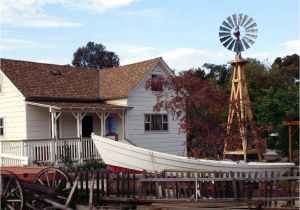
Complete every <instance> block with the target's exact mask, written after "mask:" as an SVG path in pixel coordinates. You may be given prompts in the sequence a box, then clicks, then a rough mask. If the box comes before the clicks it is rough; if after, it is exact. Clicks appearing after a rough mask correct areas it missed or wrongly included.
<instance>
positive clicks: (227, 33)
mask: <svg viewBox="0 0 300 210" xmlns="http://www.w3.org/2000/svg"><path fill="white" fill-rule="evenodd" d="M228 35H230V33H229V32H220V33H219V37H222V36H228Z"/></svg>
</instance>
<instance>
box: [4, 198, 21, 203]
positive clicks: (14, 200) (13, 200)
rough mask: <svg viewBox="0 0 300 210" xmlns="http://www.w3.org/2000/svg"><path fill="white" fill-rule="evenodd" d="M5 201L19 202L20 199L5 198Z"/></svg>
mask: <svg viewBox="0 0 300 210" xmlns="http://www.w3.org/2000/svg"><path fill="white" fill-rule="evenodd" d="M6 202H19V203H21V202H22V200H20V199H7V200H6Z"/></svg>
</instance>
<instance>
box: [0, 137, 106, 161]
mask: <svg viewBox="0 0 300 210" xmlns="http://www.w3.org/2000/svg"><path fill="white" fill-rule="evenodd" d="M0 143H1V147H0V148H1V150H2V153H1V151H0V154H5V155H13V156H18V157H24V156H25V157H27V158H28V164H29V165H32V164H33V163H36V162H37V163H45V164H47V163H48V164H53V163H58V162H63V161H65V160H71V161H77V162H81V161H83V160H87V159H91V158H94V159H101V158H100V155H99V153H98V151H97V149H96V148H95V145H94V143H93V141H92V139H91V138H83V139H81V140H80V139H79V138H69V139H58V140H57V141H56V140H55V139H37V140H18V141H13V140H12V141H8V140H5V141H0ZM6 159H7V158H6ZM6 159H5V158H4V157H3V158H2V157H1V161H2V162H1V165H3V166H4V165H8V164H9V165H20V164H21V162H20V161H22V160H18V161H19V162H18V163H17V162H16V161H17V159H15V160H13V159H10V160H9V161H8V160H6ZM22 163H24V161H23V162H22Z"/></svg>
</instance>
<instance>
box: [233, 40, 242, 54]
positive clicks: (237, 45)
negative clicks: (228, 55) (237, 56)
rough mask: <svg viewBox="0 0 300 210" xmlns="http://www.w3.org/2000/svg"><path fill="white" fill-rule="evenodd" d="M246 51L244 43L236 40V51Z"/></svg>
mask: <svg viewBox="0 0 300 210" xmlns="http://www.w3.org/2000/svg"><path fill="white" fill-rule="evenodd" d="M241 51H244V48H243V45H242V42H241V40H239V39H238V40H236V42H235V45H234V52H241Z"/></svg>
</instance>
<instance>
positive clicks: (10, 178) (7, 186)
mask: <svg viewBox="0 0 300 210" xmlns="http://www.w3.org/2000/svg"><path fill="white" fill-rule="evenodd" d="M11 180H12V177H9V180H8V182H7V185H6V187H5V190H4V193H3V194H4V195H6V193H7V190H8V188H9V185H10V182H11Z"/></svg>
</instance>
